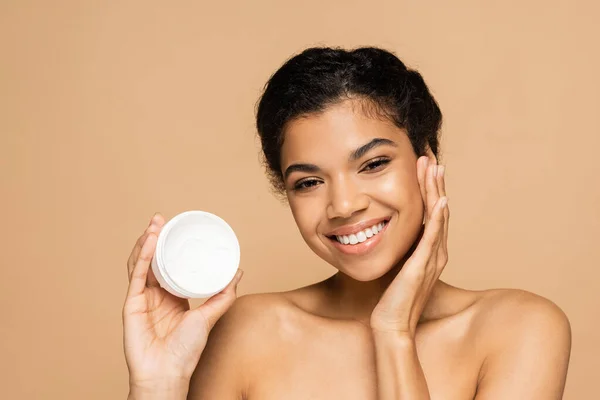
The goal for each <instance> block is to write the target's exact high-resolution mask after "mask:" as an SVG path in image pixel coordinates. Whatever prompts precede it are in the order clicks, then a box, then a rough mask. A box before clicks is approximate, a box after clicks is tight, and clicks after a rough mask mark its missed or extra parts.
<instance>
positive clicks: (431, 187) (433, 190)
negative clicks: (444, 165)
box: [425, 159, 440, 217]
mask: <svg viewBox="0 0 600 400" xmlns="http://www.w3.org/2000/svg"><path fill="white" fill-rule="evenodd" d="M436 170H437V163H436V161H435V159H434V160H433V161H431V162H430V164H429V168H428V169H427V177H426V178H427V179H426V182H425V188H426V190H427V215H429V216H430V217H431V216H433V211H434V207H435V204H436V202H437V201H438V199H439V197H440V195H439V193H438V189H437V183H436V176H435V173H436Z"/></svg>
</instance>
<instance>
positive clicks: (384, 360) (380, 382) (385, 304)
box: [371, 157, 449, 400]
mask: <svg viewBox="0 0 600 400" xmlns="http://www.w3.org/2000/svg"><path fill="white" fill-rule="evenodd" d="M438 172H439V173H438ZM417 176H418V180H419V186H420V188H421V195H422V197H423V203H424V208H425V209H424V219H425V226H424V229H423V230H422V236H421V237H420V239H419V243H418V245H417V246H416V248H415V250H414V252H412V254H411V255H410V258H408V260H407V261H406V262H405V263H404V265H403V266H402V269H401V270H400V272H399V273H398V275H397V276H396V277H395V278H394V280H393V281H392V282H391V284H390V285H389V286H388V288H387V289H386V291H385V292H384V294H383V296H381V299H380V300H379V302H378V303H377V306H376V307H375V309H374V310H373V313H372V314H371V329H372V332H373V339H374V343H375V356H376V366H377V387H378V399H379V400H400V399H402V400H421V399H429V398H430V397H429V390H428V388H427V382H426V380H425V375H424V374H423V369H422V368H421V364H420V363H419V358H418V356H417V349H416V346H415V340H414V339H415V335H416V331H417V325H418V322H419V319H420V317H421V314H422V312H423V309H424V307H425V305H426V304H427V301H428V300H429V296H430V295H431V291H432V289H433V287H434V286H435V284H436V282H437V281H438V278H439V276H440V274H441V273H442V270H443V269H444V267H445V266H446V263H447V262H448V251H447V241H448V219H449V211H448V207H447V197H446V189H445V183H444V168H443V167H441V166H440V167H438V166H437V164H436V162H435V158H434V159H433V161H432V163H431V165H430V164H429V159H428V158H427V157H420V158H419V159H418V161H417Z"/></svg>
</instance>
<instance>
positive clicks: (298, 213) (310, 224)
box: [288, 196, 322, 239]
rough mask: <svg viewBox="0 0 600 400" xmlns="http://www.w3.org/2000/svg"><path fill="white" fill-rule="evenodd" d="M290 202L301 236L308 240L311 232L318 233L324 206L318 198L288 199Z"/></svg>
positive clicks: (300, 197)
mask: <svg viewBox="0 0 600 400" xmlns="http://www.w3.org/2000/svg"><path fill="white" fill-rule="evenodd" d="M288 202H289V205H290V209H291V211H292V215H293V217H294V220H295V221H296V225H297V226H298V229H299V231H300V234H301V235H302V237H304V238H305V239H307V238H308V237H310V236H311V232H315V231H316V227H317V226H318V224H319V222H320V213H319V210H320V209H321V207H322V205H321V202H320V201H319V198H318V197H317V196H314V197H313V196H305V197H302V196H299V197H296V198H291V197H288Z"/></svg>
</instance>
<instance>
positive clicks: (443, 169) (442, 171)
mask: <svg viewBox="0 0 600 400" xmlns="http://www.w3.org/2000/svg"><path fill="white" fill-rule="evenodd" d="M445 170H446V168H444V166H443V165H440V169H439V171H438V174H440V177H442V178H443V177H444V171H445Z"/></svg>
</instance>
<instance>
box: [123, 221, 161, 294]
mask: <svg viewBox="0 0 600 400" xmlns="http://www.w3.org/2000/svg"><path fill="white" fill-rule="evenodd" d="M157 239H158V238H157V237H156V235H155V234H154V233H152V232H149V233H148V236H147V238H146V241H145V242H144V244H143V245H142V249H141V250H140V255H139V257H138V259H137V261H136V263H135V267H134V268H133V272H132V274H131V281H130V282H129V290H128V292H127V296H128V297H132V296H137V295H140V294H142V293H144V289H145V288H146V279H147V277H148V269H149V268H150V261H151V260H152V256H153V255H154V249H155V248H156V241H157Z"/></svg>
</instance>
